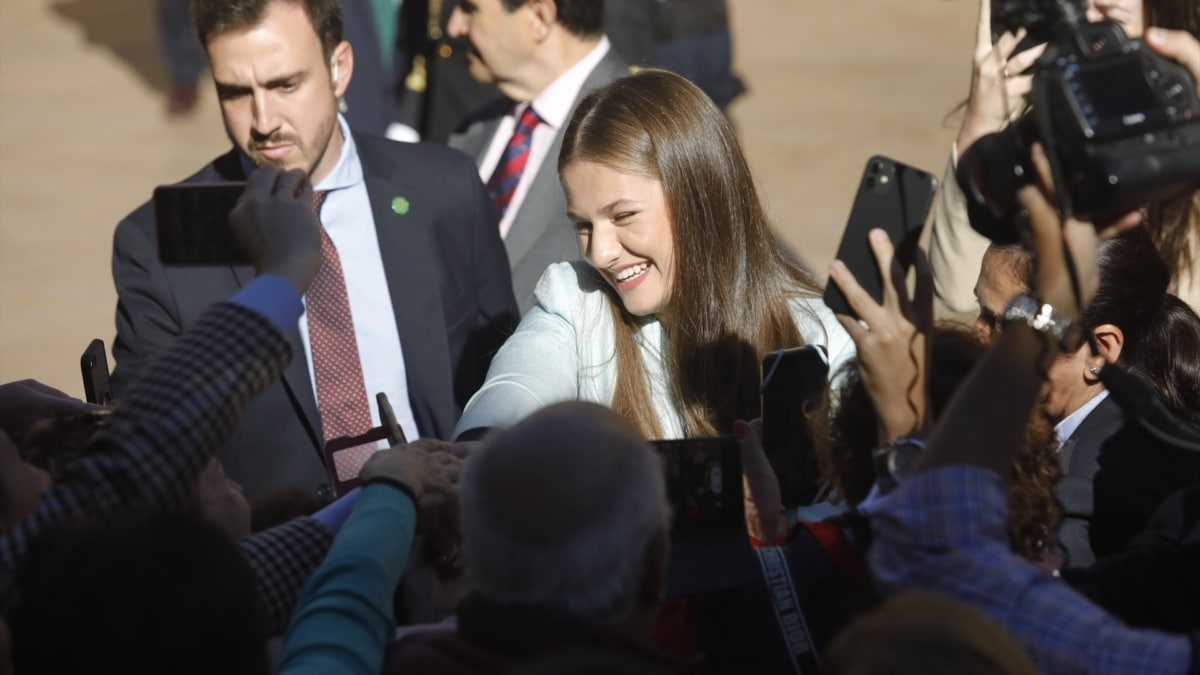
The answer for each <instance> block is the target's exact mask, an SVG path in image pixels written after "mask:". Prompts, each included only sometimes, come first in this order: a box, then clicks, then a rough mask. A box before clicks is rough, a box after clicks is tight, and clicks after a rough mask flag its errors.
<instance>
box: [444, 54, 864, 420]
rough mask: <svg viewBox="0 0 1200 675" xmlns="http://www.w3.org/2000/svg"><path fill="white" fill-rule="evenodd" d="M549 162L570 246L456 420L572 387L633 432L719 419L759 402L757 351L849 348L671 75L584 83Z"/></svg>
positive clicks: (505, 412)
mask: <svg viewBox="0 0 1200 675" xmlns="http://www.w3.org/2000/svg"><path fill="white" fill-rule="evenodd" d="M558 167H559V175H560V177H561V179H562V182H563V186H564V187H565V189H566V192H567V201H568V204H569V213H570V216H571V218H572V220H573V221H574V222H575V224H576V231H577V233H578V236H579V245H580V251H581V253H582V257H583V260H582V261H578V262H574V263H559V264H556V265H553V266H551V267H550V268H548V269H547V270H546V272H545V274H544V275H543V276H542V279H541V281H540V282H539V284H538V288H537V291H536V294H535V297H536V301H537V304H536V305H535V307H534V308H533V309H532V310H531V311H530V312H529V313H527V314H526V315H525V318H524V319H523V320H522V321H521V325H520V327H519V328H518V329H517V331H516V333H515V334H514V335H513V336H512V337H511V338H509V340H508V342H507V343H506V344H505V345H504V347H503V348H501V350H500V351H499V352H498V353H497V354H496V357H495V359H493V361H492V365H491V370H490V371H489V373H488V377H487V380H486V381H485V383H484V385H483V387H482V388H481V389H480V390H479V392H478V393H477V394H476V395H475V396H474V397H473V398H472V399H471V401H470V402H469V403H468V404H467V407H466V410H465V411H464V412H463V416H462V419H461V420H460V422H459V424H458V428H457V430H456V436H458V437H460V438H462V437H464V434H467V435H468V436H469V435H471V432H476V431H477V430H479V429H483V428H488V427H493V426H502V425H507V424H511V423H513V422H515V421H517V420H519V419H521V418H523V417H525V416H526V415H528V414H529V413H531V412H533V411H534V410H536V409H538V408H542V407H544V406H546V405H549V404H551V403H554V402H556V401H562V400H572V399H580V400H589V401H594V402H597V403H601V404H604V405H608V406H611V407H612V408H614V409H615V410H616V411H617V412H619V413H621V414H622V415H623V416H625V417H626V418H628V419H629V420H631V421H632V422H633V423H634V424H635V425H637V427H638V428H639V429H640V430H641V431H642V432H643V433H644V434H645V435H646V436H647V437H649V438H679V437H688V436H708V435H714V434H719V433H729V432H730V431H732V429H733V423H734V421H735V420H739V419H744V420H745V419H752V418H755V417H758V416H759V408H760V404H759V379H760V374H759V364H760V362H761V358H762V356H763V354H764V353H767V352H769V351H774V350H777V349H781V348H787V347H796V346H800V345H803V344H808V343H816V344H821V345H824V346H825V347H826V348H827V350H828V353H829V358H830V360H831V362H832V363H833V364H834V366H836V365H838V364H839V363H840V362H841V361H842V360H843V359H845V358H846V357H847V356H848V355H849V354H852V353H853V345H852V344H851V342H850V340H849V339H848V337H847V335H846V333H845V331H844V330H843V329H842V328H841V327H840V326H839V325H838V323H837V321H836V320H835V319H834V317H833V314H832V313H831V312H829V310H828V309H826V308H825V307H824V305H823V304H822V303H821V301H820V297H819V287H818V285H817V283H816V281H815V280H814V279H813V278H812V276H811V275H809V274H808V273H807V272H805V271H804V270H802V269H800V268H799V267H797V266H796V265H795V264H794V263H793V262H791V261H790V260H789V259H788V258H787V256H786V255H785V254H784V252H783V251H782V250H781V249H780V247H779V246H778V245H777V244H776V241H775V239H774V237H773V235H772V233H771V230H770V227H769V225H768V222H767V218H766V215H765V213H764V212H763V209H762V205H761V204H760V202H759V199H758V193H757V191H756V190H755V187H754V181H753V179H752V178H751V176H750V170H749V167H748V166H747V164H746V160H745V157H744V156H743V154H742V150H741V147H740V145H739V144H738V141H737V138H736V137H735V135H734V132H733V129H732V127H731V126H730V124H729V122H728V120H727V119H726V118H725V116H724V115H722V114H721V111H720V110H718V109H717V108H716V106H715V105H713V103H712V101H710V100H709V98H708V97H707V96H705V95H704V93H703V92H701V91H700V90H699V89H698V88H696V87H695V86H694V85H692V84H691V83H689V82H688V81H687V80H685V79H684V78H682V77H679V76H678V75H674V74H671V73H668V72H665V71H655V70H646V71H642V72H640V73H638V74H636V75H632V76H629V77H626V78H622V79H620V80H617V81H616V82H613V83H612V84H610V85H608V86H607V87H604V88H601V89H598V90H596V91H594V92H593V93H591V94H590V95H588V96H587V97H586V98H585V99H584V100H583V101H582V102H581V103H580V104H579V107H578V108H577V109H576V110H575V113H574V115H572V118H571V121H570V124H569V125H568V127H567V130H566V133H565V135H564V139H563V146H562V152H561V154H560V155H559V161H558Z"/></svg>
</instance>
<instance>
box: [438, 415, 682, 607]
mask: <svg viewBox="0 0 1200 675" xmlns="http://www.w3.org/2000/svg"><path fill="white" fill-rule="evenodd" d="M459 499H460V505H461V509H462V527H463V555H464V562H465V567H466V575H467V578H466V580H467V588H468V591H469V592H473V593H476V594H478V595H480V596H482V597H484V598H486V599H487V600H489V601H491V602H494V603H497V604H501V605H513V606H521V607H536V608H539V609H546V610H551V611H557V612H561V613H565V614H567V615H569V616H571V617H574V618H576V619H578V620H580V621H582V622H585V623H589V624H592V625H605V626H610V625H617V624H620V623H622V622H625V621H628V620H630V619H631V618H632V617H633V615H634V613H635V611H636V610H637V609H638V603H639V601H640V600H641V598H640V592H641V590H642V588H641V584H642V580H643V579H644V578H645V575H646V571H647V563H648V561H649V554H650V551H651V545H652V543H653V541H654V538H655V536H656V535H657V534H658V533H659V532H660V531H662V530H663V529H665V528H666V527H667V524H668V519H669V511H668V507H667V502H666V488H665V486H664V482H663V473H662V464H661V462H660V461H659V459H658V457H657V455H656V454H655V453H654V451H653V450H652V449H651V448H650V446H649V444H648V443H647V442H646V441H645V440H644V439H643V438H642V437H641V435H640V434H639V433H638V432H637V431H636V430H635V429H634V428H633V427H632V426H631V425H630V424H629V423H628V422H626V421H625V420H624V419H623V418H621V417H619V416H617V415H616V414H615V413H613V412H612V411H611V410H608V409H606V408H603V407H601V406H597V405H594V404H586V403H567V404H558V405H556V406H551V407H550V408H547V409H544V410H542V411H539V412H538V413H535V414H534V415H532V416H531V417H530V418H527V419H526V420H525V421H523V422H521V423H519V424H517V425H516V426H514V427H512V428H511V429H508V430H506V431H503V432H500V433H499V434H497V435H495V436H493V437H491V438H489V439H488V440H487V441H485V443H484V445H483V447H481V448H479V449H478V450H476V451H475V452H473V453H472V455H471V457H470V458H469V459H468V461H467V463H466V466H465V467H464V470H463V476H462V483H461V486H460V496H459Z"/></svg>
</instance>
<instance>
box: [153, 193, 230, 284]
mask: <svg viewBox="0 0 1200 675" xmlns="http://www.w3.org/2000/svg"><path fill="white" fill-rule="evenodd" d="M245 188H246V184H245V183H190V184H181V185H161V186H159V187H157V188H155V189H154V219H155V229H156V232H157V235H158V255H159V260H161V261H162V263H163V264H164V265H173V266H203V265H248V264H250V258H249V257H248V256H247V254H246V252H245V251H244V250H242V247H241V245H240V244H239V243H238V241H237V237H235V236H234V234H233V230H232V229H231V228H230V226H229V214H230V213H231V212H232V211H233V207H234V206H236V205H237V202H238V199H239V198H240V197H241V196H242V192H243V191H244V190H245Z"/></svg>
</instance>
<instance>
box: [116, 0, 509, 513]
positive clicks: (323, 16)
mask: <svg viewBox="0 0 1200 675" xmlns="http://www.w3.org/2000/svg"><path fill="white" fill-rule="evenodd" d="M192 16H193V20H194V22H195V24H196V27H197V31H198V33H199V37H200V42H201V44H203V45H204V48H205V51H206V53H207V55H208V60H209V65H210V69H211V71H212V77H213V82H214V85H215V87H216V92H217V97H218V99H219V101H220V106H221V115H222V118H223V120H224V124H225V130H226V133H227V134H228V135H229V139H230V141H232V143H233V145H234V146H235V147H234V149H233V150H231V151H230V152H228V153H226V154H225V155H222V156H221V157H219V158H217V159H216V160H214V161H213V162H212V163H211V164H209V165H207V166H205V167H204V168H203V169H201V170H200V171H199V172H198V173H196V174H195V175H193V176H192V177H190V178H188V179H187V180H186V181H184V182H185V183H206V182H214V181H244V180H245V179H246V176H247V175H248V174H249V173H251V172H252V171H254V169H255V167H256V166H257V165H272V166H276V167H280V168H282V169H300V170H302V171H305V172H306V173H307V174H308V177H309V180H310V181H311V182H312V184H313V186H314V194H315V195H320V197H318V198H316V199H314V204H313V206H314V208H315V209H316V210H317V212H318V215H319V217H320V219H321V221H322V224H323V233H324V234H323V242H322V270H321V275H320V276H319V277H318V280H317V281H316V282H314V287H313V289H310V291H309V292H308V293H307V294H306V296H305V306H306V312H305V316H304V317H303V318H301V320H300V321H299V323H298V325H297V326H296V327H295V330H293V331H292V332H291V334H290V336H289V337H290V339H291V341H292V344H293V348H294V349H296V350H298V351H297V353H298V354H303V355H304V356H305V358H297V359H294V360H293V362H292V364H291V366H290V367H289V368H288V370H287V371H286V372H285V373H284V376H283V378H282V381H281V382H277V383H275V384H273V385H272V386H271V387H270V388H269V389H267V390H266V391H265V392H264V393H263V394H261V395H260V396H259V397H258V398H256V399H255V400H254V401H253V402H252V403H251V404H250V406H249V407H248V408H247V410H246V414H245V416H244V420H243V422H242V423H241V424H240V425H239V426H238V428H237V429H236V431H235V432H234V434H233V435H232V437H231V438H230V440H229V442H228V443H227V444H226V445H225V447H224V448H223V449H222V451H221V452H220V453H219V458H220V460H221V461H222V463H223V464H224V465H225V467H226V470H227V472H228V473H229V475H230V476H231V477H232V478H233V479H235V480H237V481H238V482H239V483H241V484H242V485H243V486H244V487H245V490H246V494H247V495H248V496H249V497H251V498H253V497H256V496H260V495H262V494H264V493H266V492H269V491H272V490H275V489H278V488H282V487H286V486H293V487H300V488H303V489H306V490H314V491H316V492H317V493H318V494H320V495H321V496H323V497H330V496H332V493H333V490H332V488H331V486H333V485H336V483H337V482H338V481H341V480H346V479H347V478H349V479H353V478H354V477H355V476H356V475H357V466H361V463H362V461H365V458H366V455H367V454H369V450H366V449H364V450H361V451H356V452H353V453H347V454H346V455H344V456H342V455H339V456H338V457H337V459H336V461H335V460H331V459H328V458H327V457H326V454H325V452H324V448H325V443H326V441H328V440H329V439H331V438H337V437H341V436H353V435H359V434H362V433H364V432H366V431H367V430H368V429H369V428H371V427H373V426H377V425H379V424H380V416H379V411H378V409H377V408H376V406H375V404H374V401H375V394H376V393H378V392H385V393H386V394H387V396H388V400H389V401H390V403H391V406H392V408H393V409H394V410H395V413H396V417H397V418H398V421H399V424H400V426H401V428H402V429H403V431H404V433H405V435H406V436H407V437H408V438H409V439H415V438H417V437H418V436H421V437H435V438H446V437H448V436H449V434H450V433H451V431H452V430H453V428H454V423H455V421H456V420H457V418H458V415H459V413H460V412H461V410H462V406H463V404H465V403H466V401H467V399H468V398H469V397H470V395H471V394H472V393H473V392H474V391H475V389H476V388H477V387H478V386H479V384H480V383H481V382H482V381H483V377H484V375H485V374H486V373H487V368H488V364H489V362H490V359H491V355H492V353H494V351H495V350H496V348H497V347H498V346H499V345H500V343H502V342H503V340H504V338H505V337H506V336H507V335H508V333H509V332H511V329H512V326H513V325H514V322H515V319H516V305H515V302H514V300H513V293H512V286H511V282H510V279H509V273H508V261H507V258H506V256H505V252H504V247H503V244H502V242H501V241H500V238H499V236H498V234H497V232H496V226H495V222H496V221H495V213H494V211H493V207H492V204H491V201H490V200H489V199H488V197H487V194H486V192H485V190H484V186H483V185H482V184H481V183H480V181H479V178H478V175H477V174H476V172H475V167H474V166H473V165H472V163H471V161H470V159H469V158H467V157H466V156H464V155H462V154H460V153H457V152H454V151H451V150H448V149H445V148H442V147H436V146H425V145H408V144H400V143H393V142H390V141H387V140H384V139H380V138H375V137H370V136H365V135H360V134H356V133H352V132H351V130H350V129H349V127H348V125H347V123H346V121H345V119H344V118H343V117H342V116H341V115H339V114H338V101H339V99H340V98H341V97H342V96H343V94H344V93H345V92H346V89H347V87H348V86H349V85H350V80H351V76H352V75H353V73H354V61H355V59H354V56H355V54H354V51H353V49H352V48H351V45H350V44H349V43H347V42H345V41H344V40H343V39H342V14H341V8H340V5H339V3H338V0H238V1H237V2H229V1H228V0H193V2H192ZM155 240H156V236H155V230H154V212H153V207H152V205H150V204H144V205H142V206H141V207H140V208H139V209H138V210H136V211H134V212H133V213H132V214H131V215H130V216H128V217H127V218H126V219H125V220H123V221H122V222H121V223H120V224H119V225H118V226H117V231H116V236H115V239H114V244H113V279H114V281H115V283H116V287H117V293H118V303H117V337H116V341H115V342H114V344H113V354H114V356H115V357H116V359H117V367H116V371H115V373H114V374H113V387H114V391H115V393H116V394H117V396H118V398H119V397H120V395H121V392H122V391H124V390H125V388H126V387H127V386H128V384H129V383H130V382H131V381H132V380H133V379H135V378H136V377H137V376H138V374H139V372H141V371H142V370H144V368H145V366H146V364H147V363H148V362H149V361H150V360H151V359H152V358H154V357H155V355H157V354H158V353H160V352H162V351H163V350H164V348H165V347H166V346H167V345H168V344H170V343H171V342H172V341H173V340H174V339H175V337H176V336H178V335H179V334H180V333H181V332H182V331H183V329H184V328H185V327H186V326H188V325H189V324H190V323H191V322H192V321H194V320H195V318H196V317H197V316H198V315H199V314H200V312H202V311H203V310H204V308H206V307H207V306H208V305H210V304H211V303H213V302H215V301H218V300H220V299H222V298H224V297H227V296H229V295H230V294H231V292H232V291H234V290H236V289H237V288H238V287H240V286H241V285H243V284H244V283H246V282H248V281H249V280H250V279H251V278H253V276H254V275H253V270H251V269H250V268H249V267H240V266H210V267H165V266H163V265H162V264H161V263H160V261H159V259H158V255H157V252H156V244H155ZM343 458H344V459H345V462H343Z"/></svg>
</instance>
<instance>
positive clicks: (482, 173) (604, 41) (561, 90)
mask: <svg viewBox="0 0 1200 675" xmlns="http://www.w3.org/2000/svg"><path fill="white" fill-rule="evenodd" d="M608 50H609V42H608V38H607V37H601V38H600V42H598V43H596V46H595V47H593V48H592V50H591V51H590V52H588V53H587V55H586V56H584V57H583V58H582V59H580V60H579V62H578V63H576V64H575V65H573V66H571V67H570V68H569V69H568V70H567V72H565V73H563V74H562V75H559V76H558V79H556V80H554V81H553V82H551V83H550V86H548V87H546V88H545V89H543V90H542V93H540V94H538V96H537V98H535V99H533V101H532V102H531V103H522V104H520V105H518V106H516V107H515V108H514V109H513V110H511V111H509V113H508V114H507V115H505V116H504V119H502V120H500V125H499V126H498V127H496V135H495V136H493V137H492V143H491V145H489V146H488V150H487V152H486V153H484V155H483V161H481V162H480V163H479V177H480V179H482V180H483V182H484V183H485V184H486V183H487V182H488V180H489V179H491V177H492V174H493V173H495V171H496V165H497V164H499V163H500V157H501V155H503V154H504V150H505V148H507V147H508V141H509V139H511V138H512V135H513V131H514V130H515V129H516V127H517V120H518V119H520V117H521V115H522V114H523V113H524V112H525V108H527V107H529V106H530V105H532V106H533V109H534V111H535V112H536V113H537V114H538V117H539V118H541V120H542V122H541V123H540V124H538V125H537V126H536V127H534V129H533V139H532V140H531V141H530V144H529V160H528V162H527V163H526V164H525V170H524V171H523V172H522V173H521V180H520V181H519V182H518V183H517V189H516V192H514V193H513V198H512V201H511V202H510V203H509V205H508V209H507V210H506V211H505V212H504V217H503V218H502V219H500V236H501V237H502V238H503V237H506V236H508V231H509V229H510V228H512V224H513V220H514V219H516V216H517V212H518V211H520V210H521V204H522V203H523V202H524V201H525V194H526V193H528V192H529V186H530V184H531V183H533V179H534V177H535V176H537V173H538V169H540V168H541V166H542V163H543V162H544V161H545V160H546V154H547V153H548V152H550V146H551V145H554V137H555V136H556V135H558V132H559V130H560V129H562V128H563V127H564V126H566V124H567V122H569V121H570V119H571V112H572V110H573V109H574V107H575V99H576V98H578V97H579V90H580V89H583V83H584V81H585V80H587V78H588V75H590V74H591V73H592V71H593V70H595V69H596V66H597V65H599V64H600V60H601V59H603V58H604V55H605V54H607V53H608ZM552 161H555V162H557V161H558V158H557V157H554V158H552Z"/></svg>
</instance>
